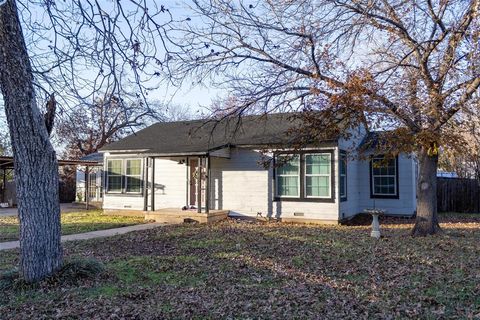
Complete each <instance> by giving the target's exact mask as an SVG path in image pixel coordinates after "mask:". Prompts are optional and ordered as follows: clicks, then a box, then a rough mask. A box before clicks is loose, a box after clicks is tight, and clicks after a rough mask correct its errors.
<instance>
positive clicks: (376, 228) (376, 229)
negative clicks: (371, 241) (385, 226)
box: [370, 213, 381, 239]
mask: <svg viewBox="0 0 480 320" xmlns="http://www.w3.org/2000/svg"><path fill="white" fill-rule="evenodd" d="M372 217H373V220H372V232H371V233H370V236H371V237H373V238H376V239H380V236H381V234H380V223H379V222H378V213H372Z"/></svg>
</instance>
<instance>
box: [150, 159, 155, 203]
mask: <svg viewBox="0 0 480 320" xmlns="http://www.w3.org/2000/svg"><path fill="white" fill-rule="evenodd" d="M150 159H151V160H152V195H151V197H152V198H151V199H150V201H151V204H150V209H151V210H152V211H155V157H151V158H150Z"/></svg>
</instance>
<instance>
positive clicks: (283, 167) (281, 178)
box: [275, 151, 334, 201]
mask: <svg viewBox="0 0 480 320" xmlns="http://www.w3.org/2000/svg"><path fill="white" fill-rule="evenodd" d="M332 157H333V152H331V151H327V152H300V153H295V154H277V155H276V158H275V197H276V198H277V199H278V200H285V201H289V200H291V201H333V194H334V192H333V190H334V189H333V179H332V175H333V163H332Z"/></svg>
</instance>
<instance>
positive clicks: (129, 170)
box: [125, 159, 142, 193]
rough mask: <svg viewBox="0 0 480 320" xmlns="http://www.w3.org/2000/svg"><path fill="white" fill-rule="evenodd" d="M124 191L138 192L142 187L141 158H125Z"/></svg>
mask: <svg viewBox="0 0 480 320" xmlns="http://www.w3.org/2000/svg"><path fill="white" fill-rule="evenodd" d="M125 163H126V172H125V192H127V193H129V192H130V193H139V192H140V191H141V189H142V160H140V159H130V160H125Z"/></svg>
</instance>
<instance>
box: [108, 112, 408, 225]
mask: <svg viewBox="0 0 480 320" xmlns="http://www.w3.org/2000/svg"><path fill="white" fill-rule="evenodd" d="M295 125H301V124H299V123H298V121H292V119H291V115H289V114H271V115H266V116H247V117H244V118H242V120H241V122H238V121H236V120H235V121H227V120H222V121H220V122H205V121H200V120H195V121H182V122H169V123H157V124H154V125H152V126H150V127H148V128H146V129H144V130H141V131H139V132H137V133H135V134H133V135H131V136H128V137H126V138H124V139H122V140H120V141H118V142H115V143H112V144H110V145H108V146H106V147H104V148H103V149H102V150H101V153H102V154H103V173H102V175H101V176H102V178H101V182H102V184H103V186H102V187H103V188H102V197H101V198H102V200H103V208H104V209H105V210H125V211H138V212H144V213H148V212H149V211H161V209H168V208H174V209H176V210H181V209H182V208H183V209H184V210H197V211H199V212H200V211H202V212H209V211H212V210H226V211H228V214H229V215H230V216H247V217H258V216H262V217H272V218H278V219H281V220H282V221H305V222H319V223H337V222H339V221H341V220H343V219H346V218H349V217H352V216H354V215H356V214H358V213H360V212H362V211H363V210H365V209H367V208H378V209H384V210H386V212H387V214H391V215H407V216H411V215H413V214H414V213H415V210H416V162H415V159H414V158H413V157H411V156H409V155H406V154H405V155H402V154H401V155H399V156H398V157H397V158H395V159H390V160H387V161H384V159H383V157H381V156H373V155H372V156H371V157H367V158H366V160H360V158H358V157H356V156H355V155H356V153H357V152H358V148H359V146H361V145H362V144H363V142H364V141H365V140H366V139H368V136H369V134H368V133H367V132H366V130H365V129H364V128H363V127H362V126H359V127H358V128H357V129H356V130H355V132H353V134H352V138H351V139H349V140H343V139H333V140H329V141H324V142H323V143H321V144H320V145H318V146H309V147H305V148H302V149H301V150H295V149H293V148H291V147H290V146H291V141H290V138H289V135H288V134H287V133H286V132H287V130H288V129H289V128H291V127H292V126H295ZM265 159H267V160H271V162H272V165H270V166H268V167H265V166H264V165H262V164H263V163H265Z"/></svg>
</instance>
